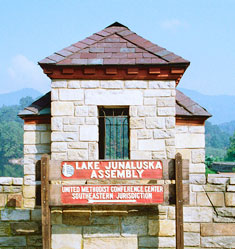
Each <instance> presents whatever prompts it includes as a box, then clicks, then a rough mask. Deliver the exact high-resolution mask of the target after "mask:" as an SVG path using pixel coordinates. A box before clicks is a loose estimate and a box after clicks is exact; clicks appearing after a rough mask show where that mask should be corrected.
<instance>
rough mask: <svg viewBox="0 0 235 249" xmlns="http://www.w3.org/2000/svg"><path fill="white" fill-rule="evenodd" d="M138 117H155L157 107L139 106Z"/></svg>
mask: <svg viewBox="0 0 235 249" xmlns="http://www.w3.org/2000/svg"><path fill="white" fill-rule="evenodd" d="M137 115H138V116H139V117H155V116H156V107H155V106H139V107H137Z"/></svg>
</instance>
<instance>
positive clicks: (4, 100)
mask: <svg viewBox="0 0 235 249" xmlns="http://www.w3.org/2000/svg"><path fill="white" fill-rule="evenodd" d="M41 95H42V93H40V92H39V91H37V90H35V89H33V88H23V89H21V90H18V91H15V92H9V93H3V94H0V107H2V106H3V105H6V106H9V105H18V104H19V101H20V99H21V98H24V97H27V96H30V97H32V98H33V99H36V98H38V97H40V96H41Z"/></svg>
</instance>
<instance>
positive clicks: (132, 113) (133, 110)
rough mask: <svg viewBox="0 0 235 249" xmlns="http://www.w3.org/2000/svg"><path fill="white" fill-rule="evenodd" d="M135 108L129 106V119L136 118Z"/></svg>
mask: <svg viewBox="0 0 235 249" xmlns="http://www.w3.org/2000/svg"><path fill="white" fill-rule="evenodd" d="M137 108H138V106H130V108H129V115H130V117H136V116H137Z"/></svg>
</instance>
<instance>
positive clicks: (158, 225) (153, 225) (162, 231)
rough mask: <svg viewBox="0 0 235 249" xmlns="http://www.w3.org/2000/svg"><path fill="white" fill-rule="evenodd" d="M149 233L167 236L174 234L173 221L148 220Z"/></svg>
mask: <svg viewBox="0 0 235 249" xmlns="http://www.w3.org/2000/svg"><path fill="white" fill-rule="evenodd" d="M148 225H149V230H148V231H149V235H153V236H159V237H168V236H175V221H173V220H149V223H148Z"/></svg>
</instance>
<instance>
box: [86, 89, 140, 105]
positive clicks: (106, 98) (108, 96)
mask: <svg viewBox="0 0 235 249" xmlns="http://www.w3.org/2000/svg"><path fill="white" fill-rule="evenodd" d="M85 104H86V105H109V106H117V105H118V106H123V105H126V106H128V105H143V93H142V92H140V91H137V90H108V91H107V90H103V89H98V90H86V91H85Z"/></svg>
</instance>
